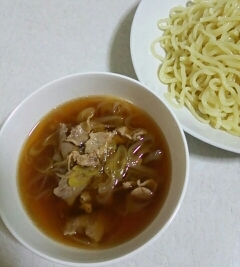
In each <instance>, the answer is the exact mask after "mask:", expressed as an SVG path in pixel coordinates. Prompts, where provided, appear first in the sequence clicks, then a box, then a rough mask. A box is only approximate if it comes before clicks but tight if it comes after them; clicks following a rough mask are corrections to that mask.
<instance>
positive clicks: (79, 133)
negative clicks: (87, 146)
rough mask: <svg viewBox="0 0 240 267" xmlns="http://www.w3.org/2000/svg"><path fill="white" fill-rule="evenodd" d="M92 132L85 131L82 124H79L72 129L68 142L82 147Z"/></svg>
mask: <svg viewBox="0 0 240 267" xmlns="http://www.w3.org/2000/svg"><path fill="white" fill-rule="evenodd" d="M89 132H90V131H88V130H85V129H83V127H82V124H79V125H77V126H75V127H73V128H72V130H71V132H70V134H69V136H68V137H67V139H66V140H67V141H68V142H72V143H73V144H75V145H76V146H80V145H81V144H83V143H84V142H85V141H87V140H88V134H89Z"/></svg>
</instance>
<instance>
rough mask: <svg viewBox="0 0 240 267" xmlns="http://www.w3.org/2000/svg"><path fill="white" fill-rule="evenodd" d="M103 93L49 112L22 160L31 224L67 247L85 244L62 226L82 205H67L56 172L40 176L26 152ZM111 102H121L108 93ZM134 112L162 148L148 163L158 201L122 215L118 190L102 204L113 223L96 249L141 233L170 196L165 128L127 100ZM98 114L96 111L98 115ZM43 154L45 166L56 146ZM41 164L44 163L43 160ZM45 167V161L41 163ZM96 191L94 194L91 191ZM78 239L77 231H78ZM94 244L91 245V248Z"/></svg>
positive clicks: (28, 142) (23, 188)
mask: <svg viewBox="0 0 240 267" xmlns="http://www.w3.org/2000/svg"><path fill="white" fill-rule="evenodd" d="M106 98H107V97H106V96H105V97H100V96H92V97H86V98H79V99H76V100H73V101H70V102H67V103H64V104H62V105H60V106H58V107H56V108H54V109H53V110H52V111H50V112H49V113H48V114H47V115H46V116H45V117H44V118H42V119H41V120H40V121H39V122H38V124H37V125H36V126H35V127H34V129H33V130H32V131H31V133H30V134H29V136H28V137H27V139H26V142H25V143H24V145H23V148H22V151H21V154H20V157H19V164H18V177H17V178H18V188H19V194H20V198H21V200H22V203H23V206H24V207H25V210H26V212H27V214H28V215H29V217H30V218H31V220H32V221H33V223H34V224H35V225H36V226H37V227H38V228H39V229H40V230H41V231H42V232H43V233H45V234H46V235H47V236H49V237H50V238H52V239H53V240H56V241H58V242H60V243H63V244H65V245H70V246H74V247H86V248H88V246H87V245H83V244H82V243H79V242H78V241H76V240H75V239H74V238H72V237H71V236H67V235H63V229H64V226H65V224H66V222H67V221H68V219H69V218H71V217H74V216H77V215H78V214H79V209H78V207H77V204H76V203H75V204H74V205H73V206H71V207H69V206H68V205H67V204H66V202H65V201H64V200H62V199H61V198H59V197H57V196H56V195H54V194H53V189H54V188H56V187H57V185H58V180H57V179H56V177H55V175H54V174H51V175H50V176H46V175H41V174H40V173H39V172H38V171H37V170H36V169H35V168H34V164H35V162H33V161H32V159H31V160H29V157H28V151H29V149H30V148H31V147H32V146H33V145H34V144H36V143H38V142H42V141H43V140H44V139H45V138H46V137H47V136H49V135H50V134H51V133H53V132H54V131H56V129H57V127H58V125H59V123H66V124H68V125H72V126H74V125H76V124H77V122H76V121H75V118H76V116H77V114H79V112H80V111H81V110H83V109H85V108H87V107H96V106H97V105H98V103H99V102H100V101H102V100H106ZM109 100H111V101H120V102H121V101H123V102H124V100H121V99H118V98H117V99H115V98H111V97H109ZM128 106H129V108H130V109H131V113H132V114H136V118H137V119H136V120H135V122H136V125H135V126H136V127H141V128H144V129H146V130H147V131H148V132H150V133H152V134H153V135H154V137H155V142H154V147H155V148H156V149H160V150H161V151H162V157H161V159H159V160H154V161H151V162H150V163H149V164H148V166H151V167H152V168H153V169H156V170H157V171H158V173H159V177H158V179H159V181H157V182H158V183H159V184H158V187H157V191H156V193H155V196H154V199H153V200H152V201H151V203H150V204H149V205H147V206H146V207H144V208H143V209H142V210H141V211H139V212H135V213H130V214H127V215H126V214H124V212H119V210H121V205H122V202H123V199H124V198H125V195H126V194H129V191H128V190H125V191H116V192H115V193H114V195H113V198H112V201H111V203H110V204H108V205H105V206H104V205H102V206H100V207H98V209H101V210H102V212H103V214H104V213H106V214H107V216H108V217H111V227H109V231H108V232H107V234H106V235H104V238H103V239H102V240H101V242H100V243H99V245H98V247H97V248H106V247H111V246H116V245H118V244H121V243H123V242H125V241H127V240H129V239H131V238H133V237H135V236H136V235H137V234H139V233H140V232H141V231H142V230H143V229H145V228H146V227H147V226H148V225H149V224H150V223H151V222H152V221H153V219H154V218H155V216H156V215H157V213H158V212H159V210H160V209H161V207H162V206H163V203H164V201H165V199H166V196H167V193H168V190H169V187H170V182H171V158H170V152H169V148H168V144H167V142H166V139H165V137H164V136H163V134H162V132H161V130H160V129H159V127H158V126H157V124H156V123H155V122H154V120H153V119H152V118H150V117H149V115H148V114H146V113H145V112H144V111H143V110H142V109H141V108H139V107H137V106H135V105H133V104H131V103H128ZM96 116H97V114H96ZM40 155H41V157H40V158H38V157H36V158H34V161H38V164H41V160H43V159H44V158H47V157H52V155H53V149H52V148H51V146H50V147H47V149H45V150H44V151H43V152H42V153H41V154H40ZM39 162H40V163H39ZM43 165H44V162H43ZM93 193H94V192H93ZM76 237H77V235H76ZM90 248H91V247H90Z"/></svg>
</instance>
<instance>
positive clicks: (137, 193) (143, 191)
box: [131, 186, 152, 200]
mask: <svg viewBox="0 0 240 267" xmlns="http://www.w3.org/2000/svg"><path fill="white" fill-rule="evenodd" d="M131 195H132V196H133V197H134V198H136V199H139V200H149V199H151V197H152V192H151V191H150V190H149V189H148V188H146V187H142V186H141V187H137V188H135V189H134V190H133V191H132V192H131Z"/></svg>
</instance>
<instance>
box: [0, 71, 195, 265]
mask: <svg viewBox="0 0 240 267" xmlns="http://www.w3.org/2000/svg"><path fill="white" fill-rule="evenodd" d="M94 75H100V76H105V77H106V78H107V77H117V78H120V79H124V80H127V81H129V82H130V83H135V84H136V85H138V86H141V87H143V88H144V89H146V90H147V91H149V92H150V93H152V94H153V95H154V96H155V97H156V98H157V99H158V100H159V101H160V102H161V103H162V104H163V105H164V107H165V108H166V109H167V110H168V111H169V113H170V114H171V116H172V117H173V119H174V121H175V123H176V125H177V127H178V129H179V132H180V134H181V140H182V142H183V147H184V151H185V162H186V165H185V177H184V183H183V186H182V189H181V193H180V197H179V199H178V201H177V205H176V206H175V208H174V211H173V212H172V213H171V216H170V217H169V218H168V220H167V221H166V223H165V224H164V226H163V227H162V228H161V229H160V230H159V231H158V233H157V234H156V235H155V236H153V237H152V238H150V239H149V240H148V241H147V242H146V243H145V244H143V245H141V246H140V247H138V248H137V249H135V250H133V251H131V252H129V253H128V254H125V255H122V256H120V257H117V258H114V259H110V260H106V261H102V262H99V263H96V262H89V263H79V262H78V263H77V262H69V261H62V260H58V259H56V258H54V257H50V256H48V255H45V254H44V253H42V252H41V251H38V250H36V249H35V248H33V247H32V246H31V245H29V244H28V243H27V242H25V240H23V239H22V238H21V237H20V236H19V235H18V233H17V232H16V231H15V230H14V229H12V227H11V224H9V222H8V219H7V218H5V216H4V214H3V211H2V208H1V205H0V217H1V219H2V221H3V222H4V224H5V226H6V227H7V229H8V230H9V231H10V232H11V234H12V235H13V236H14V237H15V238H16V239H17V240H18V241H19V242H20V243H21V244H23V245H24V246H25V247H26V248H27V249H29V250H30V251H32V252H34V253H35V254H37V255H39V256H41V257H43V258H45V259H48V260H50V261H52V262H56V263H59V264H63V265H69V266H92V265H95V266H96V265H98V266H100V265H104V264H107V263H115V262H116V261H119V260H124V259H126V258H129V257H130V256H133V255H135V254H137V253H139V252H140V251H142V250H143V249H145V248H146V246H148V245H149V244H150V243H152V242H154V241H156V239H158V238H159V236H160V235H161V234H162V233H163V232H164V231H165V230H166V229H167V228H168V227H169V225H170V224H171V222H172V221H173V219H174V218H175V216H176V214H177V212H178V210H179V209H180V206H181V205H182V202H183V199H184V197H185V195H186V191H187V185H188V181H189V168H190V167H189V165H190V163H189V149H188V144H187V140H186V137H185V134H184V131H183V128H182V126H181V125H180V123H179V121H178V119H177V117H176V115H175V114H174V113H173V112H172V110H171V109H170V108H168V107H167V106H166V105H165V104H164V103H163V102H162V100H161V99H160V98H159V97H158V95H157V94H156V93H155V92H154V91H153V90H152V89H150V88H149V87H147V86H146V85H144V84H143V83H141V82H139V81H138V80H135V79H133V78H131V77H128V76H125V75H122V74H118V73H112V72H98V71H96V72H95V71H93V72H91V71H90V72H80V73H74V74H70V75H66V76H63V77H60V78H58V79H55V80H53V81H50V82H48V83H46V84H45V85H43V86H41V87H39V88H38V89H37V90H35V91H33V92H32V93H31V94H29V95H28V96H27V97H26V98H25V99H23V101H21V102H20V103H19V104H18V105H17V106H16V107H15V108H14V109H13V111H12V112H11V113H10V115H9V116H8V117H7V119H6V120H5V121H4V123H3V125H2V127H1V129H0V143H1V142H2V139H3V135H4V132H5V128H7V126H8V123H10V122H11V119H12V117H13V116H14V115H15V113H17V112H18V109H20V107H22V106H24V104H25V102H27V101H28V100H29V99H30V98H32V97H33V96H34V95H35V94H37V93H39V92H40V91H42V90H43V89H44V88H47V87H49V86H52V85H54V84H56V83H59V82H61V81H64V80H66V79H71V78H73V77H77V76H94ZM35 227H36V226H35ZM36 228H37V227H36Z"/></svg>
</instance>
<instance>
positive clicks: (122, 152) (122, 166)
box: [104, 145, 128, 181]
mask: <svg viewBox="0 0 240 267" xmlns="http://www.w3.org/2000/svg"><path fill="white" fill-rule="evenodd" d="M127 161H128V158H127V150H126V148H125V146H123V145H120V146H119V147H118V148H117V150H116V152H115V153H114V154H112V155H111V156H110V157H109V158H108V159H107V161H106V164H105V166H104V171H105V173H106V174H107V175H108V176H109V177H111V178H112V179H115V180H118V181H120V180H122V178H123V177H124V175H125V174H126V171H127Z"/></svg>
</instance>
